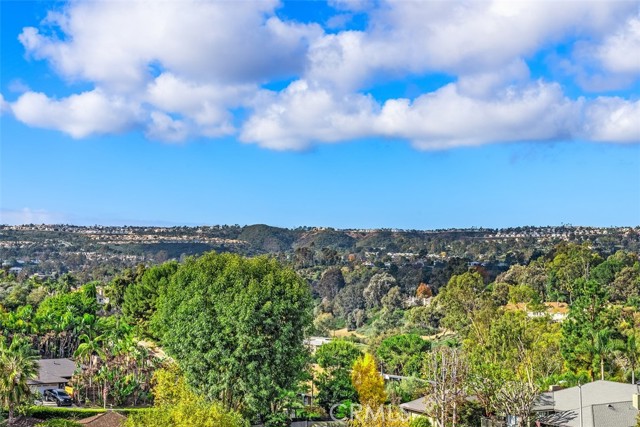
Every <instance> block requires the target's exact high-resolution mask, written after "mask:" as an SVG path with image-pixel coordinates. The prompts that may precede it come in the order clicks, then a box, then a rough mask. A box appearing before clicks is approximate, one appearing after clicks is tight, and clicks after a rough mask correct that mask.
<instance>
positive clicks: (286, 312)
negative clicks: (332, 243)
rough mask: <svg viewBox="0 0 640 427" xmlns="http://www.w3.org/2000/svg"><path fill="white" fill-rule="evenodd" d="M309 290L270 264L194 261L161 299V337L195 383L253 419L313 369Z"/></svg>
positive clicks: (261, 260) (156, 323)
mask: <svg viewBox="0 0 640 427" xmlns="http://www.w3.org/2000/svg"><path fill="white" fill-rule="evenodd" d="M311 318H312V300H311V292H310V289H309V286H308V285H307V283H306V282H305V281H304V280H303V279H302V278H300V277H299V276H298V275H297V274H296V273H295V272H294V271H293V270H290V269H288V268H283V267H282V266H281V265H280V264H279V263H278V262H277V261H276V260H274V259H270V258H268V257H257V258H243V257H241V256H238V255H233V254H216V253H208V254H205V255H203V256H202V257H200V258H189V259H187V260H186V261H185V262H184V263H183V264H182V265H180V267H179V268H178V270H177V272H176V273H175V275H173V277H172V279H171V282H170V284H169V286H168V287H167V289H166V292H165V293H164V294H163V295H161V296H160V298H159V301H158V311H157V312H156V314H155V315H154V317H153V320H152V325H153V329H154V331H155V333H157V334H158V336H160V337H161V338H162V343H163V345H164V347H165V348H166V349H167V351H168V352H169V354H170V355H171V356H173V357H174V359H175V360H177V361H178V363H179V364H180V367H181V368H182V370H183V371H184V372H185V375H186V377H187V381H188V382H189V384H190V385H192V386H193V387H195V388H196V389H197V390H199V391H200V392H201V393H204V394H205V395H206V396H208V397H209V398H211V399H214V400H218V401H220V402H221V403H222V405H223V407H224V408H225V409H226V410H238V411H241V412H242V413H243V414H244V415H246V416H255V415H258V414H262V415H265V414H268V413H270V412H272V408H271V407H270V402H274V401H276V399H277V397H278V396H279V395H280V393H281V392H282V391H284V390H288V389H290V388H292V387H293V386H294V385H295V384H296V383H297V382H298V380H299V378H300V376H301V373H302V372H303V371H304V367H305V366H306V364H307V357H308V353H307V349H306V347H305V346H304V344H303V340H304V332H305V330H306V329H307V328H308V327H309V326H310V325H311Z"/></svg>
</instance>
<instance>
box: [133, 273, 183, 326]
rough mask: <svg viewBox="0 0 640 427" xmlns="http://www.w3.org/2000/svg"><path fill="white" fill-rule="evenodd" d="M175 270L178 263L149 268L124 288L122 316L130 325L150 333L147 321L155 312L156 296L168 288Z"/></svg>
mask: <svg viewBox="0 0 640 427" xmlns="http://www.w3.org/2000/svg"><path fill="white" fill-rule="evenodd" d="M177 269H178V263H177V262H175V261H171V262H167V263H164V264H162V265H158V266H155V267H151V268H149V269H146V270H144V273H142V275H141V276H139V277H138V278H137V279H136V281H135V282H133V283H131V284H130V285H128V286H127V287H126V289H125V291H124V299H123V301H122V314H124V315H125V317H126V318H127V320H128V321H129V322H130V323H132V324H137V325H138V326H140V327H141V329H142V331H143V332H144V333H149V332H150V331H149V320H150V319H151V316H152V315H153V314H154V313H155V312H156V308H157V307H156V305H157V304H156V302H157V299H158V295H160V294H161V293H163V292H164V290H165V289H166V288H167V286H169V282H170V280H171V277H172V276H173V275H174V274H175V272H176V270H177Z"/></svg>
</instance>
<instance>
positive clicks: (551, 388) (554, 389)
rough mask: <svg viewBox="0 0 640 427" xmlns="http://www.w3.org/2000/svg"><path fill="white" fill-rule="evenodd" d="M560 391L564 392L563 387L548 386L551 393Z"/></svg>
mask: <svg viewBox="0 0 640 427" xmlns="http://www.w3.org/2000/svg"><path fill="white" fill-rule="evenodd" d="M560 390H564V387H563V386H561V385H559V384H554V385H552V386H549V391H551V392H553V391H560Z"/></svg>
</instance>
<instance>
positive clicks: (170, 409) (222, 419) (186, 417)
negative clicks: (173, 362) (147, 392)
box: [125, 366, 248, 427]
mask: <svg viewBox="0 0 640 427" xmlns="http://www.w3.org/2000/svg"><path fill="white" fill-rule="evenodd" d="M154 381H155V386H154V389H153V393H154V396H155V400H154V408H153V409H147V410H143V411H136V412H133V413H131V414H130V415H129V417H128V418H127V421H126V424H125V425H126V426H127V427H157V426H175V427H191V426H202V427H247V426H248V423H247V422H246V421H245V420H243V419H242V416H241V415H240V414H238V413H236V412H233V411H227V410H225V409H224V408H223V407H222V405H220V404H218V403H216V402H211V401H208V400H207V399H206V398H204V397H203V396H201V395H200V394H198V393H194V392H193V391H192V390H191V389H190V388H189V386H188V385H187V383H186V381H185V379H184V376H183V375H182V374H181V373H180V371H179V370H178V369H177V368H176V367H174V366H169V367H168V368H166V369H159V370H158V371H156V373H155V375H154Z"/></svg>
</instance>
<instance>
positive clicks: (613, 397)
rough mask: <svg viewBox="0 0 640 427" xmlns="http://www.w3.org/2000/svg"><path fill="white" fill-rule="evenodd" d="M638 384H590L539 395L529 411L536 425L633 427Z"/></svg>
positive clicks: (605, 382) (635, 418) (639, 391)
mask: <svg viewBox="0 0 640 427" xmlns="http://www.w3.org/2000/svg"><path fill="white" fill-rule="evenodd" d="M638 395H640V385H634V384H624V383H618V382H613V381H594V382H591V383H587V384H584V385H581V386H577V387H571V388H566V389H560V390H554V391H549V392H546V393H543V394H542V395H541V396H540V397H539V398H538V401H537V402H536V404H535V406H534V408H533V411H534V412H537V413H538V423H539V425H540V426H553V427H635V426H636V422H637V417H638Z"/></svg>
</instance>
